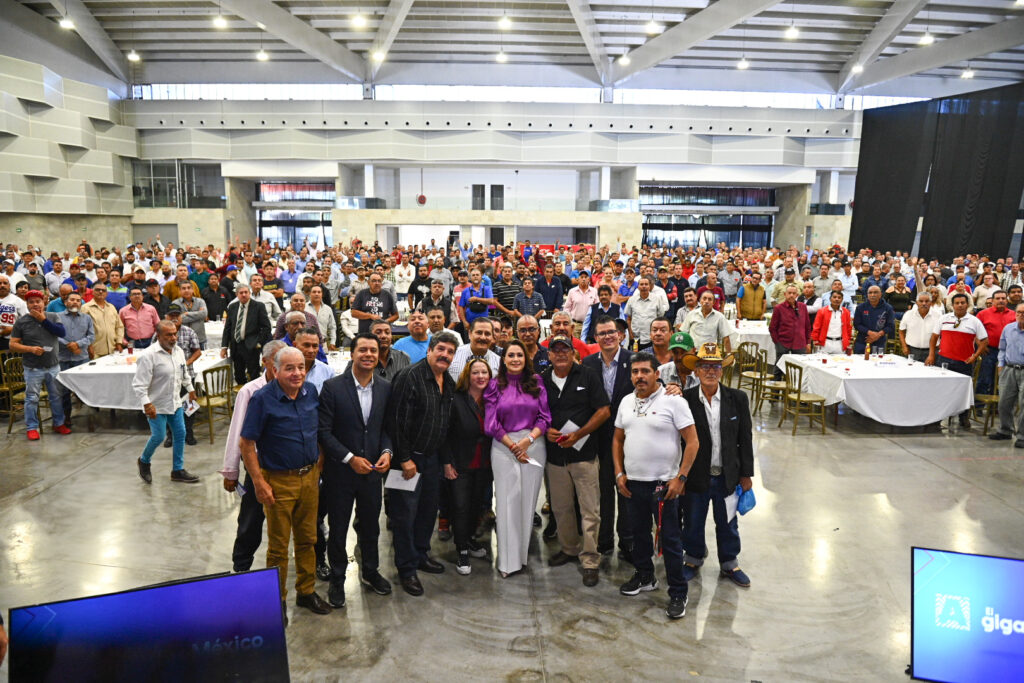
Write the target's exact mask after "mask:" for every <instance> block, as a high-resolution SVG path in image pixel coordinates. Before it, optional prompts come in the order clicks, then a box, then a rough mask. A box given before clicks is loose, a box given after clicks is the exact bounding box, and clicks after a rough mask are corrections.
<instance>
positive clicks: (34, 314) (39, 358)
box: [11, 289, 71, 441]
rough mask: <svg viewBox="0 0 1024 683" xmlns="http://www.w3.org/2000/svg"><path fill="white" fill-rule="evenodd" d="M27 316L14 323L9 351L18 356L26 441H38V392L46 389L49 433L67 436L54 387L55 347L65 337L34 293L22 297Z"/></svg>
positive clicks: (58, 392)
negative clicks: (49, 418)
mask: <svg viewBox="0 0 1024 683" xmlns="http://www.w3.org/2000/svg"><path fill="white" fill-rule="evenodd" d="M25 303H26V305H27V306H28V313H27V314H26V315H23V316H21V317H20V318H18V320H17V321H16V322H15V323H14V329H12V330H11V351H13V352H14V353H20V354H22V364H23V368H24V375H25V429H26V433H27V436H28V439H29V441H38V440H39V414H38V413H39V390H40V388H41V387H42V386H43V384H45V385H46V391H47V392H48V393H49V395H50V411H51V413H52V415H53V431H55V432H57V433H58V434H70V433H71V430H70V429H69V428H68V426H67V425H65V424H64V406H63V404H62V403H61V401H60V398H59V396H60V395H61V388H60V387H59V386H58V384H57V373H58V372H60V365H58V363H57V347H58V345H59V339H60V337H63V336H64V335H65V330H64V326H63V325H61V324H60V321H59V320H58V318H57V314H56V313H46V312H45V311H44V310H43V307H44V305H45V304H46V297H45V296H44V295H43V293H42V292H40V291H39V290H37V289H33V290H31V291H30V292H29V293H28V294H26V295H25Z"/></svg>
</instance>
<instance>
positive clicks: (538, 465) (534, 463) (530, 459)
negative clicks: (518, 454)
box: [526, 458, 544, 469]
mask: <svg viewBox="0 0 1024 683" xmlns="http://www.w3.org/2000/svg"><path fill="white" fill-rule="evenodd" d="M526 464H527V465H536V466H537V467H539V468H541V469H544V465H541V464H540V463H539V462H537V461H536V460H534V459H533V458H527V459H526Z"/></svg>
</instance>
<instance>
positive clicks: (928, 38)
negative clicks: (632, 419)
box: [917, 14, 935, 45]
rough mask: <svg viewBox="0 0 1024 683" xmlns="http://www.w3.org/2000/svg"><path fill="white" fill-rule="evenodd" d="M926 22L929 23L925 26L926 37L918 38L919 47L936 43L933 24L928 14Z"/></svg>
mask: <svg viewBox="0 0 1024 683" xmlns="http://www.w3.org/2000/svg"><path fill="white" fill-rule="evenodd" d="M925 22H927V23H926V24H925V27H924V35H923V36H921V37H920V38H918V40H917V44H918V45H931V44H932V43H934V42H935V36H933V35H932V27H931V22H929V21H928V15H927V14H926V15H925Z"/></svg>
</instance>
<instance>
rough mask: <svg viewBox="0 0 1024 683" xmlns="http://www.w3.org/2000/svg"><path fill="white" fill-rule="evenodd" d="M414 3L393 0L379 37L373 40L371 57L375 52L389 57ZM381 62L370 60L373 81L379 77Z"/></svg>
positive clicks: (386, 13) (408, 0) (385, 15)
mask: <svg viewBox="0 0 1024 683" xmlns="http://www.w3.org/2000/svg"><path fill="white" fill-rule="evenodd" d="M413 1H414V0H391V2H390V3H389V4H388V8H387V10H386V11H385V12H384V18H383V19H382V20H381V22H380V27H379V28H378V29H377V37H376V38H374V39H373V47H372V48H371V49H370V54H371V55H372V54H373V53H374V52H381V53H383V54H385V55H387V53H388V50H390V49H391V44H392V43H393V42H395V38H396V37H398V32H399V31H400V30H401V29H402V24H403V23H404V22H405V17H406V16H407V15H408V14H409V10H410V9H412V3H413ZM381 61H383V60H381ZM381 61H376V60H374V59H372V58H371V59H370V80H371V81H372V80H373V78H374V77H375V76H376V75H377V72H378V71H380V65H381Z"/></svg>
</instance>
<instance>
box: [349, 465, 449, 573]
mask: <svg viewBox="0 0 1024 683" xmlns="http://www.w3.org/2000/svg"><path fill="white" fill-rule="evenodd" d="M412 461H413V462H414V463H416V471H417V472H419V473H420V475H421V476H420V479H419V481H418V482H416V489H415V490H413V491H399V490H397V489H391V491H389V492H388V498H389V499H390V501H391V528H392V530H393V532H394V534H393V535H394V544H395V567H396V568H397V569H398V575H399V576H400V577H401V578H403V579H404V578H406V577H408V576H414V575H415V574H416V569H417V567H419V563H420V560H421V559H423V558H425V557H426V556H427V553H428V552H429V551H430V537H431V536H432V535H433V534H434V522H435V521H436V520H437V497H438V489H439V488H440V484H441V466H440V463H439V462H438V458H437V453H436V452H435V453H413V456H412ZM360 523H361V522H360Z"/></svg>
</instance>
